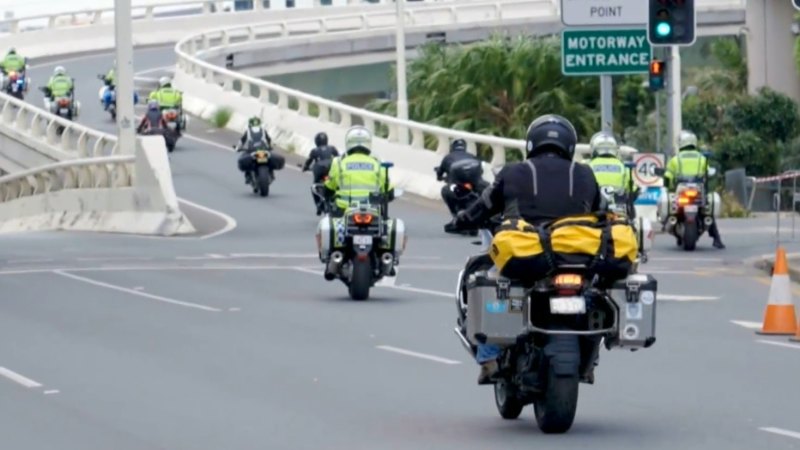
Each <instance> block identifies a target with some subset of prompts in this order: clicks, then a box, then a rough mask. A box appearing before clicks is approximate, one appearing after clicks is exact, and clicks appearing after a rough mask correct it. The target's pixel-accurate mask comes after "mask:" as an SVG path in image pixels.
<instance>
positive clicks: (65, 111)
mask: <svg viewBox="0 0 800 450" xmlns="http://www.w3.org/2000/svg"><path fill="white" fill-rule="evenodd" d="M58 112H59V113H61V114H65V115H66V114H67V113H68V112H69V110H68V109H67V108H61V109H60V110H59V111H58Z"/></svg>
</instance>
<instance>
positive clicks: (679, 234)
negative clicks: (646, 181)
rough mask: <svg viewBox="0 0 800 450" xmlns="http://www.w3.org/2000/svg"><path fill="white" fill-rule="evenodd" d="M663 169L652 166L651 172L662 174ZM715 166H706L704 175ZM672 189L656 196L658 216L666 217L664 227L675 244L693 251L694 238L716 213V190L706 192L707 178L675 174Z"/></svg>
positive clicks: (718, 202) (703, 229) (717, 207)
mask: <svg viewBox="0 0 800 450" xmlns="http://www.w3.org/2000/svg"><path fill="white" fill-rule="evenodd" d="M665 172H666V171H665V170H664V169H658V168H657V169H656V171H655V174H656V175H658V176H661V177H663V176H664V174H665ZM715 174H716V169H715V168H713V167H710V168H709V169H708V174H707V175H708V176H714V175H715ZM675 181H676V189H675V192H674V193H669V194H668V195H665V196H662V197H661V198H660V199H659V205H658V210H659V218H660V219H661V220H662V221H663V220H664V217H666V228H665V229H666V231H667V233H669V234H671V235H672V236H674V237H675V241H676V243H677V245H678V246H680V247H682V248H683V250H685V251H694V250H695V248H696V247H697V241H698V240H699V239H700V237H701V236H702V235H703V233H705V232H707V231H708V229H709V227H710V226H711V225H712V224H713V223H714V219H715V218H716V217H718V215H719V211H720V206H721V201H722V200H721V198H720V196H719V194H717V193H716V192H711V193H708V188H707V187H708V178H707V176H703V177H689V178H678V179H676V180H675Z"/></svg>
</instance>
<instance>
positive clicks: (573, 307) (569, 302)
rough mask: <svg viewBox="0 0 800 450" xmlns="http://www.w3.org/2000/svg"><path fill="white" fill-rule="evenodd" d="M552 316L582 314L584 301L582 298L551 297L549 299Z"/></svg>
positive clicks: (584, 309) (584, 305)
mask: <svg viewBox="0 0 800 450" xmlns="http://www.w3.org/2000/svg"><path fill="white" fill-rule="evenodd" d="M550 312H551V313H552V314H584V313H586V299H585V298H583V297H553V298H551V299H550Z"/></svg>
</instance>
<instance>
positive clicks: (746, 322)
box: [731, 320, 761, 330]
mask: <svg viewBox="0 0 800 450" xmlns="http://www.w3.org/2000/svg"><path fill="white" fill-rule="evenodd" d="M731 323H732V324H734V325H739V326H740V327H745V328H747V329H750V330H758V329H760V328H761V322H751V321H749V320H731Z"/></svg>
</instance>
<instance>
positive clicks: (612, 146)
mask: <svg viewBox="0 0 800 450" xmlns="http://www.w3.org/2000/svg"><path fill="white" fill-rule="evenodd" d="M589 149H590V150H591V152H592V157H595V156H613V157H615V158H618V157H619V144H617V140H616V139H614V136H612V135H611V134H610V133H606V132H604V131H601V132H599V133H596V134H595V135H594V136H592V140H591V141H589Z"/></svg>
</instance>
